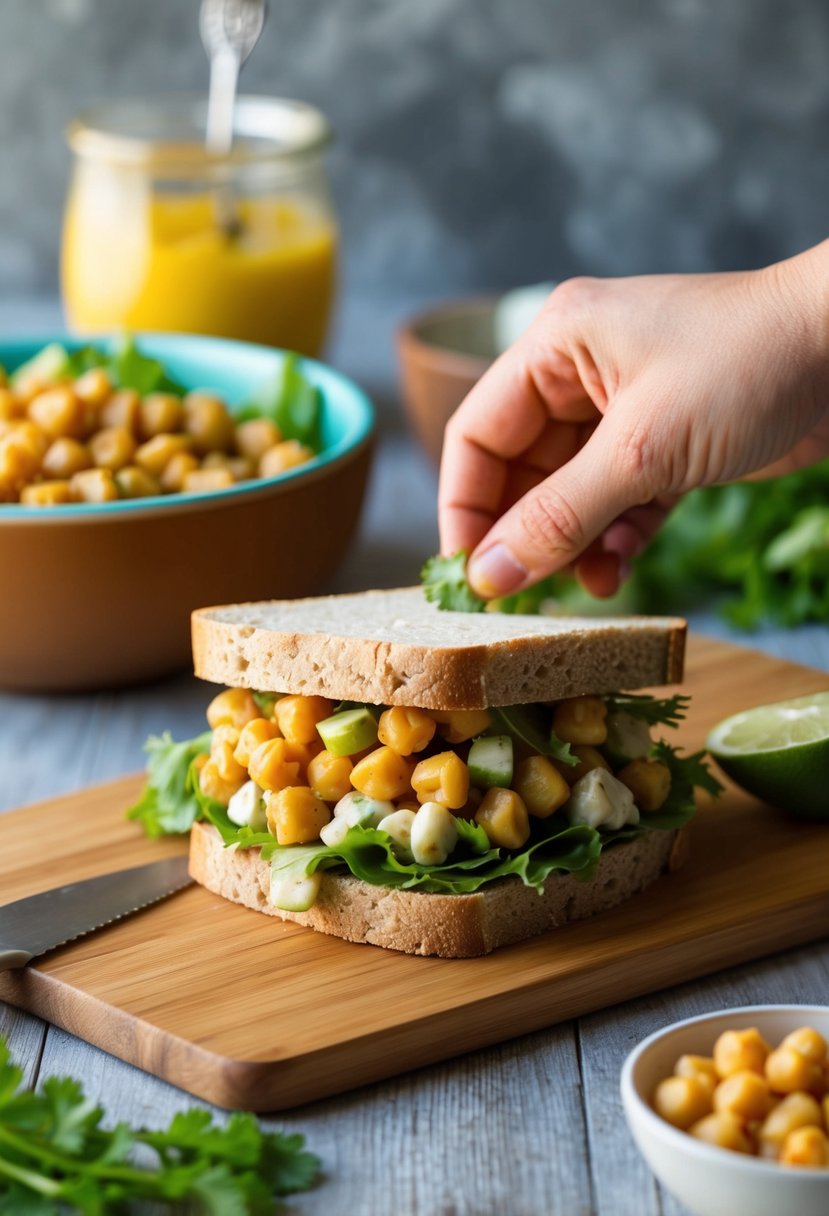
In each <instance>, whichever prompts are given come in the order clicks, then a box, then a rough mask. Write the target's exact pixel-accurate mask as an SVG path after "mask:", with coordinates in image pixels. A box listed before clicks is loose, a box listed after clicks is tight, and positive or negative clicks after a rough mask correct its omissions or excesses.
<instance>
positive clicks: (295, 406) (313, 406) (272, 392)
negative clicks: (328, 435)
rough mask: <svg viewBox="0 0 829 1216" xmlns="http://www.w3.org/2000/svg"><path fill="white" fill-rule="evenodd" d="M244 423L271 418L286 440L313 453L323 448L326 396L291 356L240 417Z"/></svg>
mask: <svg viewBox="0 0 829 1216" xmlns="http://www.w3.org/2000/svg"><path fill="white" fill-rule="evenodd" d="M236 416H237V418H238V420H239V421H240V422H246V421H247V420H248V419H250V418H269V419H270V420H271V422H273V423H275V425H276V426H277V427H278V429H279V430H280V431H281V433H282V435H283V436H284V438H285V439H297V440H298V441H299V442H300V443H304V444H305V445H306V446H307V447H309V448H311V449H312V450H313V451H315V452H318V451H320V449H321V447H322V433H321V427H322V394H321V392H320V390H319V389H318V388H317V386H316V385H315V384H312V383H311V381H310V380H309V379H308V377H307V376H306V375H305V373H304V372H303V371H302V369H301V367H300V364H299V359H298V357H297V356H296V355H293V354H289V355H286V357H285V358H284V359H283V360H282V363H281V364H280V366H279V368H278V369H277V370H276V372H274V374H273V376H271V377H270V378H269V379H268V380H266V381H265V382H264V384H261V385H260V386H259V388H258V389H257V390H256V391H255V392H254V393H253V395H252V396H251V397H250V398H249V399H248V401H247V402H246V404H245V405H243V406H242V407H241V409H240V410H238V411H237V414H236Z"/></svg>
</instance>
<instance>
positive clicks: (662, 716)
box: [605, 692, 691, 730]
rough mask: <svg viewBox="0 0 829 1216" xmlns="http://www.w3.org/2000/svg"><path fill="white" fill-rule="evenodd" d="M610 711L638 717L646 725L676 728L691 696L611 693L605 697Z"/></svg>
mask: <svg viewBox="0 0 829 1216" xmlns="http://www.w3.org/2000/svg"><path fill="white" fill-rule="evenodd" d="M605 701H606V702H607V708H608V709H609V710H610V712H611V713H614V712H616V713H617V712H619V711H622V712H624V713H626V714H629V715H630V716H631V718H639V719H640V720H641V721H642V722H647V724H648V726H669V727H670V728H671V729H672V730H676V728H677V726H679V724H680V722H681V721H682V719H683V718H684V717H685V715H686V711H687V709H688V706H689V704H690V702H691V698H690V697H689V696H688V695H687V694H686V693H681V692H679V693H677V694H676V695H675V696H673V697H651V696H649V695H648V694H647V693H634V692H625V693H613V694H612V695H610V696H607V697H605Z"/></svg>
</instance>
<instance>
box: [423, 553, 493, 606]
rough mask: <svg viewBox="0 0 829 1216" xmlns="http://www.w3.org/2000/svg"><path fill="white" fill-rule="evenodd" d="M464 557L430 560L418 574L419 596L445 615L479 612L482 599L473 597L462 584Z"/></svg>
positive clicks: (477, 596)
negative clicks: (420, 588) (421, 590)
mask: <svg viewBox="0 0 829 1216" xmlns="http://www.w3.org/2000/svg"><path fill="white" fill-rule="evenodd" d="M466 559H467V554H466V553H465V552H464V551H463V550H461V551H460V552H459V553H456V554H455V555H454V556H453V557H439V556H438V557H430V558H429V559H428V560H427V561H426V563H425V565H424V567H423V569H422V570H421V572H420V579H421V582H422V583H423V593H424V595H425V596H426V599H427V600H429V602H430V603H432V604H437V606H438V608H442V609H443V610H444V611H445V612H483V611H484V609H485V608H486V600H482V599H481V597H480V596H479V595H476V594H475V592H474V591H473V590H472V588H471V587H470V586H469V583H468V582H467V581H466Z"/></svg>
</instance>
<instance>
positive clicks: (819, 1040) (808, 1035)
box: [780, 1026, 827, 1064]
mask: <svg viewBox="0 0 829 1216" xmlns="http://www.w3.org/2000/svg"><path fill="white" fill-rule="evenodd" d="M780 1046H781V1047H793V1048H794V1050H795V1051H799V1052H800V1054H801V1055H804V1056H806V1058H807V1059H808V1060H812V1062H813V1063H815V1064H822V1063H823V1061H824V1060H825V1059H826V1050H827V1049H826V1040H825V1039H824V1037H823V1035H822V1034H818V1032H817V1031H816V1030H812V1028H811V1026H801V1027H799V1028H798V1029H797V1030H793V1031H792V1032H791V1034H787V1035H786V1037H785V1039H784V1040H783V1042H782V1043H781V1044H780Z"/></svg>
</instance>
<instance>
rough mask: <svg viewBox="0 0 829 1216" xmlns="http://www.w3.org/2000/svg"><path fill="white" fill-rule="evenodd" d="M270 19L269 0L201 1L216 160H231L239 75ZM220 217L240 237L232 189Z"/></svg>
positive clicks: (208, 140)
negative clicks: (228, 155) (267, 1)
mask: <svg viewBox="0 0 829 1216" xmlns="http://www.w3.org/2000/svg"><path fill="white" fill-rule="evenodd" d="M266 14H267V4H266V2H265V0H202V4H201V11H200V13H199V31H200V33H201V40H202V43H203V44H204V49H205V51H206V52H207V57H208V59H209V60H210V93H209V96H208V102H207V130H206V132H205V145H206V147H207V150H208V152H211V153H213V154H214V155H216V156H227V154H228V153H229V152H230V150H231V148H232V146H233V112H234V109H235V105H236V88H237V85H238V83H239V72H240V70H241V67H242V64H243V63H244V62H245V60H246V59H247V57H248V55H249V54H250V53H251V51H252V50H253V48H254V47H255V46H256V43H257V42H258V41H259V35H260V34H261V33H262V27H263V26H264V24H265V16H266ZM216 214H217V219H218V222H219V226H220V227H221V228H222V230H223V231H224V232H225V233H226V234H227V236H229V237H233V236H238V234H239V232H240V231H241V221H240V219H239V216H238V213H237V211H236V207H235V205H234V201H233V197H232V194H231V190H230V188H229V187H228V186H222V187H221V188H220V189H219V190H218V191H217V193H216Z"/></svg>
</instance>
